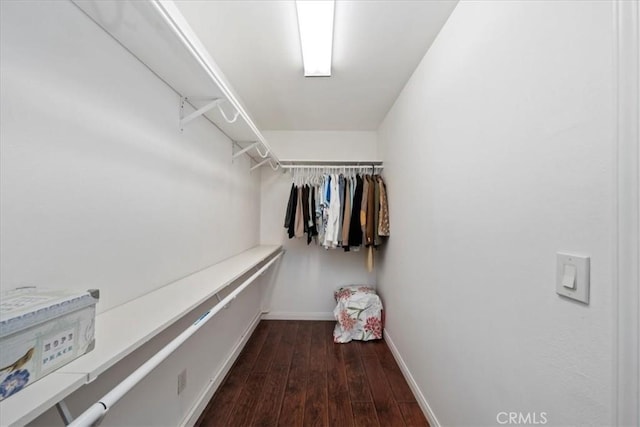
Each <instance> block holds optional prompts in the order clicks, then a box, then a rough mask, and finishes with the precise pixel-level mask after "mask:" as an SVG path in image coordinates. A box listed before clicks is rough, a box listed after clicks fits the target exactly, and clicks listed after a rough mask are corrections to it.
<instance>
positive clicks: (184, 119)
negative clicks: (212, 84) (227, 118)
mask: <svg viewBox="0 0 640 427" xmlns="http://www.w3.org/2000/svg"><path fill="white" fill-rule="evenodd" d="M189 99H190V98H189V97H187V96H183V97H182V98H180V131H182V130H184V126H185V125H186V124H187V123H189V122H191V121H192V120H194V119H196V118H198V117H200V116H201V115H203V114H205V113H206V112H207V111H209V110H211V109H212V108H214V107H216V106H220V103H221V102H222V101H223V99H221V98H191V99H192V100H193V99H199V100H207V101H209V102H208V103H207V104H206V105H205V106H204V107H200V108H198V109H197V110H196V111H194V112H193V113H191V114H188V115H186V116H185V114H184V108H185V104H188V103H189ZM221 111H222V110H221Z"/></svg>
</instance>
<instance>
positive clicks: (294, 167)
mask: <svg viewBox="0 0 640 427" xmlns="http://www.w3.org/2000/svg"><path fill="white" fill-rule="evenodd" d="M280 167H281V168H282V169H370V168H375V169H384V166H383V165H375V164H374V165H372V164H366V163H363V164H359V165H329V164H328V165H282V164H281V165H280Z"/></svg>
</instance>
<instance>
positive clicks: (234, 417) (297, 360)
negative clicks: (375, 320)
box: [196, 320, 429, 427]
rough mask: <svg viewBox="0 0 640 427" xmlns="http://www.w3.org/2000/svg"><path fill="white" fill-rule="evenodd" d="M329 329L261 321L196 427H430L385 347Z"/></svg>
mask: <svg viewBox="0 0 640 427" xmlns="http://www.w3.org/2000/svg"><path fill="white" fill-rule="evenodd" d="M334 325H335V322H321V321H292V320H263V321H261V322H260V324H259V325H258V327H257V328H256V330H255V331H254V333H253V335H252V336H251V338H250V339H249V341H248V342H247V345H246V346H245V348H244V349H243V350H242V352H241V353H240V355H239V356H238V359H237V360H236V362H235V364H234V366H233V367H232V368H231V371H229V374H228V375H227V377H226V378H225V380H224V382H223V383H222V385H221V386H220V388H219V389H218V390H217V392H216V394H215V395H214V396H213V398H212V399H211V401H210V402H209V404H208V406H207V408H206V409H205V410H204V412H203V413H202V415H201V416H200V419H199V420H198V422H197V423H196V426H199V427H215V426H225V427H226V426H234V427H235V426H238V427H244V426H265V427H266V426H286V427H289V426H292V427H293V426H330V427H335V426H337V427H342V426H345V427H346V426H363V427H375V426H380V427H387V426H391V427H395V426H427V427H428V425H429V424H428V423H427V420H426V419H425V417H424V415H423V413H422V411H421V410H420V406H418V403H417V402H416V399H415V397H414V396H413V394H412V392H411V390H410V389H409V386H408V385H407V383H406V381H405V379H404V377H403V376H402V372H401V371H400V368H399V367H398V365H397V364H396V362H395V359H394V358H393V355H392V354H391V352H390V350H389V348H388V347H387V344H386V343H385V342H384V341H382V340H379V341H367V342H360V341H353V342H350V343H348V344H334V342H333V327H334Z"/></svg>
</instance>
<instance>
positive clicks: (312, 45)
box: [296, 0, 335, 77]
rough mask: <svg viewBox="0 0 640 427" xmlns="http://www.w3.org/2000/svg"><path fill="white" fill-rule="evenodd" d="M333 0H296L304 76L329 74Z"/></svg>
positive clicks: (326, 75) (325, 75) (324, 75)
mask: <svg viewBox="0 0 640 427" xmlns="http://www.w3.org/2000/svg"><path fill="white" fill-rule="evenodd" d="M334 6H335V0H296V9H297V10H298V28H299V30H300V44H301V45H302V62H303V63H304V75H305V77H328V76H331V50H332V46H333V10H334Z"/></svg>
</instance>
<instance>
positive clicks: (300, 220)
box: [295, 187, 304, 238]
mask: <svg viewBox="0 0 640 427" xmlns="http://www.w3.org/2000/svg"><path fill="white" fill-rule="evenodd" d="M295 236H296V237H297V238H300V237H304V212H303V211H302V187H298V203H297V204H296V220H295Z"/></svg>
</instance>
